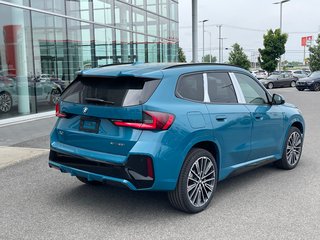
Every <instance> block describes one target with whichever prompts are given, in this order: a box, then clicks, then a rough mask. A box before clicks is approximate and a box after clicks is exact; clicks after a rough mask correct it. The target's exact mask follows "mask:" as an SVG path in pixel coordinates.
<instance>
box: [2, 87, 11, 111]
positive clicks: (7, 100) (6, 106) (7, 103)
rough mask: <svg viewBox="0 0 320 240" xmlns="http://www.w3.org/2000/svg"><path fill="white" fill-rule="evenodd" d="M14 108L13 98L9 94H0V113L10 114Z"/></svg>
mask: <svg viewBox="0 0 320 240" xmlns="http://www.w3.org/2000/svg"><path fill="white" fill-rule="evenodd" d="M11 108H12V97H11V95H10V93H8V92H2V93H0V112H3V113H6V112H10V110H11Z"/></svg>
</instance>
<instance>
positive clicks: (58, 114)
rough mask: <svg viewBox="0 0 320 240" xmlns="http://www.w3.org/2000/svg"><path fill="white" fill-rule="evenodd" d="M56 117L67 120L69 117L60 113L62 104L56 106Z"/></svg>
mask: <svg viewBox="0 0 320 240" xmlns="http://www.w3.org/2000/svg"><path fill="white" fill-rule="evenodd" d="M56 116H57V117H59V118H65V117H66V116H67V115H66V114H64V113H61V112H60V104H59V103H57V104H56Z"/></svg>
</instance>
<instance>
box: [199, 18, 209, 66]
mask: <svg viewBox="0 0 320 240" xmlns="http://www.w3.org/2000/svg"><path fill="white" fill-rule="evenodd" d="M208 21H209V20H208V19H205V20H202V21H200V22H202V62H203V61H204V23H205V22H208Z"/></svg>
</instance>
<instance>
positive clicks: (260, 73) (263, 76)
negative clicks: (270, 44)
mask: <svg viewBox="0 0 320 240" xmlns="http://www.w3.org/2000/svg"><path fill="white" fill-rule="evenodd" d="M252 74H253V76H255V77H256V78H257V79H266V78H267V77H268V73H267V72H266V71H264V70H257V71H253V72H252Z"/></svg>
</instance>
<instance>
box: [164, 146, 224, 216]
mask: <svg viewBox="0 0 320 240" xmlns="http://www.w3.org/2000/svg"><path fill="white" fill-rule="evenodd" d="M203 168H205V170H204V171H203ZM217 180H218V173H217V164H216V161H215V159H214V157H213V156H212V154H211V153H210V152H208V151H206V150H204V149H201V148H194V149H191V151H190V152H189V153H188V155H187V157H186V159H185V161H184V164H183V166H182V169H181V172H180V176H179V179H178V183H177V186H176V189H175V190H173V191H171V192H168V198H169V201H170V203H171V205H172V206H173V207H174V208H176V209H178V210H181V211H183V212H187V213H198V212H201V211H202V210H204V209H205V208H206V207H207V206H208V205H209V204H210V202H211V200H212V198H213V195H214V192H215V190H216V188H217ZM188 188H189V191H188Z"/></svg>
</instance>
